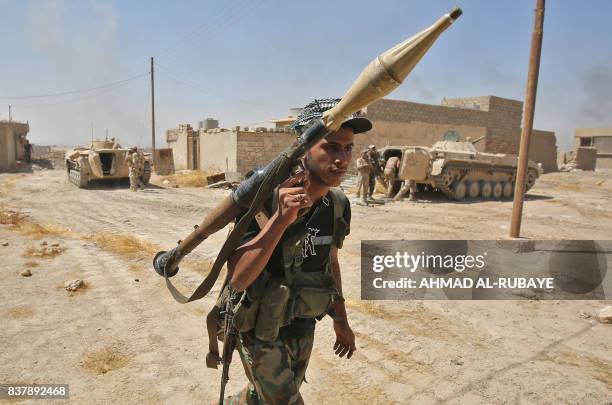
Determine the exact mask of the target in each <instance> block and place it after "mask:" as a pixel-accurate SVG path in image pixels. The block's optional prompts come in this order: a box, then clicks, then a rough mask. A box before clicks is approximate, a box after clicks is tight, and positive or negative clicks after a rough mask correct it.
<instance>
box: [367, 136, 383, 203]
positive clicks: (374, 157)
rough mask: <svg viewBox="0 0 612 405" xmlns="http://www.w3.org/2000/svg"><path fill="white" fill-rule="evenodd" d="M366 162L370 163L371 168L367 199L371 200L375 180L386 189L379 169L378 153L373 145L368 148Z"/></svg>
mask: <svg viewBox="0 0 612 405" xmlns="http://www.w3.org/2000/svg"><path fill="white" fill-rule="evenodd" d="M368 160H369V161H370V165H371V166H372V171H370V190H369V193H370V194H369V197H370V199H372V198H373V197H372V195H373V194H374V191H375V189H376V179H378V181H380V183H381V184H382V185H384V186H385V187H386V185H387V183H386V180H385V178H384V177H383V176H382V168H381V167H380V153H378V150H377V149H376V146H375V145H370V146H368Z"/></svg>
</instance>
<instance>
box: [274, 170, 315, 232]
mask: <svg viewBox="0 0 612 405" xmlns="http://www.w3.org/2000/svg"><path fill="white" fill-rule="evenodd" d="M307 173H308V172H307V171H304V172H301V173H299V174H297V175H295V176H293V177H290V178H288V179H287V180H285V181H284V182H283V183H282V184H281V185H280V186H279V188H278V216H279V219H281V220H282V221H283V222H285V223H286V224H287V225H289V224H292V223H293V222H295V220H296V219H297V216H298V212H299V211H300V209H302V208H308V207H311V206H312V199H311V198H310V196H309V195H308V193H307V192H306V188H305V186H306V185H307V182H308V177H307Z"/></svg>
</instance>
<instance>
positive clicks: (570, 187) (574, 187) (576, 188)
mask: <svg viewBox="0 0 612 405" xmlns="http://www.w3.org/2000/svg"><path fill="white" fill-rule="evenodd" d="M559 188H560V189H562V190H569V191H582V186H581V185H580V184H575V183H560V184H559Z"/></svg>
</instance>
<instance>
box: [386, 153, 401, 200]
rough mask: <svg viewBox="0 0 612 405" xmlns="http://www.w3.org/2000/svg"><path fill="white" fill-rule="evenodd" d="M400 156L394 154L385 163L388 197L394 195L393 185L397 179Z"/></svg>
mask: <svg viewBox="0 0 612 405" xmlns="http://www.w3.org/2000/svg"><path fill="white" fill-rule="evenodd" d="M399 162H400V158H399V157H397V156H392V157H390V158H389V159H388V160H387V163H386V164H385V176H386V177H387V197H389V198H391V197H393V186H394V184H395V182H396V180H397V172H398V170H399Z"/></svg>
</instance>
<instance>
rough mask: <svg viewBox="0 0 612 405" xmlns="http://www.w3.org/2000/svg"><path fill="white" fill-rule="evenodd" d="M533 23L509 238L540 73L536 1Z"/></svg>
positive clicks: (520, 196) (519, 211) (540, 24)
mask: <svg viewBox="0 0 612 405" xmlns="http://www.w3.org/2000/svg"><path fill="white" fill-rule="evenodd" d="M536 1H537V3H536V9H535V21H534V26H533V34H532V36H531V55H530V57H529V73H528V77H527V94H526V96H525V108H524V112H523V117H524V119H523V130H522V132H521V144H520V147H519V156H518V159H519V160H518V168H517V172H516V186H515V188H514V204H513V206H512V221H511V222H510V237H512V238H518V237H519V235H520V233H521V218H522V216H523V200H524V197H525V183H526V177H527V164H528V163H529V143H530V142H531V131H532V129H533V115H534V112H535V103H536V94H537V90H538V75H539V72H540V56H541V54H542V36H543V35H544V2H545V0H536Z"/></svg>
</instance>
